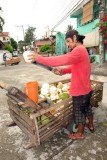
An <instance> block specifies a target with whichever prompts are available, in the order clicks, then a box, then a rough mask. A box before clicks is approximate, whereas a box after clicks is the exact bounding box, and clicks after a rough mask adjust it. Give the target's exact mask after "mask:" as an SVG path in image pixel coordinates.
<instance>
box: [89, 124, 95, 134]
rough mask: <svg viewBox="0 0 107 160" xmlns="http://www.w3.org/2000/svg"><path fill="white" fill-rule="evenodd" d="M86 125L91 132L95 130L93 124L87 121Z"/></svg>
mask: <svg viewBox="0 0 107 160" xmlns="http://www.w3.org/2000/svg"><path fill="white" fill-rule="evenodd" d="M87 127H88V129H89V131H90V132H91V133H93V132H94V131H95V130H94V127H93V125H90V124H89V123H88V124H87Z"/></svg>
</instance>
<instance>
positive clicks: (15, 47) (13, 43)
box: [10, 38, 17, 50]
mask: <svg viewBox="0 0 107 160" xmlns="http://www.w3.org/2000/svg"><path fill="white" fill-rule="evenodd" d="M10 41H11V46H12V47H13V49H16V50H17V42H16V41H15V40H14V39H13V38H11V39H10Z"/></svg>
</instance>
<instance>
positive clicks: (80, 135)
mask: <svg viewBox="0 0 107 160" xmlns="http://www.w3.org/2000/svg"><path fill="white" fill-rule="evenodd" d="M68 138H70V139H73V140H79V139H84V138H85V136H84V134H83V133H78V132H77V133H72V134H69V135H68Z"/></svg>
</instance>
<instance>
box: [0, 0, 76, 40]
mask: <svg viewBox="0 0 107 160" xmlns="http://www.w3.org/2000/svg"><path fill="white" fill-rule="evenodd" d="M75 1H76V0H75ZM73 3H74V0H0V7H2V10H3V12H2V17H3V18H4V20H5V25H4V27H3V31H4V32H9V33H10V37H12V38H14V39H15V40H16V41H19V40H23V29H24V32H25V31H26V29H27V28H28V26H32V27H35V28H36V30H35V35H36V37H37V38H42V36H44V35H45V33H46V30H47V28H49V30H51V29H52V28H53V27H54V26H55V25H56V23H57V22H58V21H59V20H60V19H61V18H62V17H64V16H65V14H66V13H67V11H68V9H69V8H70V7H71V6H72V4H73ZM69 24H71V25H73V26H74V28H76V19H73V18H70V16H68V17H67V18H66V19H65V20H64V21H63V22H62V23H61V24H60V25H59V26H58V27H56V28H55V31H60V32H62V33H64V32H65V31H66V28H67V26H68V25H69ZM22 26H23V27H22Z"/></svg>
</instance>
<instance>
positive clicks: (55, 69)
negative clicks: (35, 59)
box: [52, 68, 62, 76]
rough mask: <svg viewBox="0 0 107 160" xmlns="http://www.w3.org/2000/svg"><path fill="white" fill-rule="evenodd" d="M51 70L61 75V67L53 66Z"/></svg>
mask: <svg viewBox="0 0 107 160" xmlns="http://www.w3.org/2000/svg"><path fill="white" fill-rule="evenodd" d="M52 71H53V73H54V74H56V75H60V76H62V69H61V68H54V69H53V70H52Z"/></svg>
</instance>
